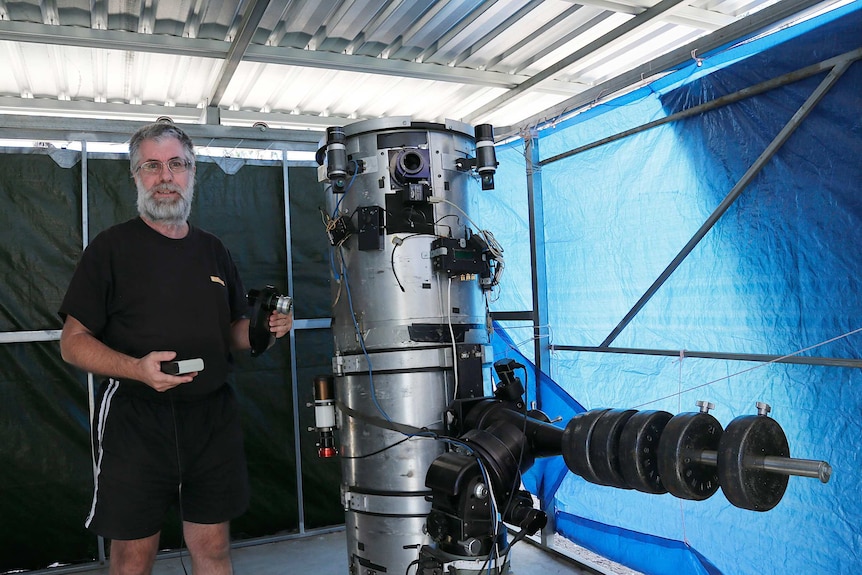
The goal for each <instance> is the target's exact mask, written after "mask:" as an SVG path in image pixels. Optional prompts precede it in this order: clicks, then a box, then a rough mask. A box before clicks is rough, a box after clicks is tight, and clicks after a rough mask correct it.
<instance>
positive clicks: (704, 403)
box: [695, 399, 715, 413]
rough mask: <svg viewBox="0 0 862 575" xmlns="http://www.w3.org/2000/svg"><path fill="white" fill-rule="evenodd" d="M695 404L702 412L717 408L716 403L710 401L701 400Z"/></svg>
mask: <svg viewBox="0 0 862 575" xmlns="http://www.w3.org/2000/svg"><path fill="white" fill-rule="evenodd" d="M695 405H697V406H698V407H699V408H700V412H701V413H709V410H710V409H715V404H714V403H712V402H709V401H704V400H702V399H701V400H699V401H698V402H697V403H696V404H695Z"/></svg>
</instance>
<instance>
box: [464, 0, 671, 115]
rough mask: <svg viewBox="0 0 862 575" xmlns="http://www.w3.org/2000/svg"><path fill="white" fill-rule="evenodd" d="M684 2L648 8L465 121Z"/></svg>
mask: <svg viewBox="0 0 862 575" xmlns="http://www.w3.org/2000/svg"><path fill="white" fill-rule="evenodd" d="M683 1H684V0H662V1H661V2H659V3H658V4H656V5H655V6H653V7H652V8H647V9H646V10H644V11H643V12H641V13H640V14H638V15H637V16H635V17H634V18H632V19H631V20H629V21H628V22H626V23H625V24H623V25H622V26H618V27H616V28H614V29H613V30H611V31H610V32H608V33H607V34H605V35H603V36H601V37H600V38H597V39H596V40H593V41H592V42H590V43H589V44H587V45H586V46H584V47H583V48H581V49H579V50H576V51H575V52H574V53H572V54H569V55H568V56H566V57H565V58H563V59H562V60H560V61H559V62H557V63H556V64H552V65H551V66H549V67H548V68H546V69H545V70H542V71H541V72H539V73H538V74H535V75H534V76H533V77H531V78H530V79H529V80H527V81H526V82H522V83H521V84H519V85H518V87H517V88H513V89H511V90H509V91H508V92H506V93H505V94H502V95H500V96H497V97H496V98H494V99H493V100H491V101H490V102H488V103H487V104H485V105H484V106H481V107H479V108H478V109H476V110H474V111H473V112H472V113H471V114H469V115H468V116H467V117H466V118H464V121H465V122H467V123H470V122H472V121H474V120H475V119H476V118H477V117H480V116H482V115H484V114H487V113H489V112H491V111H493V110H495V109H497V108H499V107H501V106H502V105H504V104H507V103H508V102H509V101H510V100H512V99H514V98H516V97H518V96H519V95H521V94H522V93H524V92H526V91H527V90H530V89H532V88H535V87H536V86H537V85H538V84H539V83H541V82H545V81H548V80H550V79H551V78H552V77H553V76H554V75H556V74H559V73H560V72H562V71H563V70H565V69H566V68H568V67H569V66H571V65H572V64H574V63H575V62H577V61H578V60H580V59H581V58H584V57H586V56H588V55H590V54H592V53H594V52H595V51H596V50H599V49H601V48H602V47H604V46H606V45H608V44H609V43H611V42H613V41H614V40H617V39H619V38H621V37H622V36H624V35H625V34H628V33H629V32H631V31H632V30H634V29H636V28H638V27H640V26H644V25H645V24H647V23H649V22H651V21H652V20H654V19H655V18H657V17H659V16H661V15H662V14H663V13H665V12H667V11H668V10H670V9H671V8H673V7H674V6H676V5H677V4H680V3H681V2H683Z"/></svg>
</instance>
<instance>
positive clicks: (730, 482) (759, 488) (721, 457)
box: [718, 415, 790, 511]
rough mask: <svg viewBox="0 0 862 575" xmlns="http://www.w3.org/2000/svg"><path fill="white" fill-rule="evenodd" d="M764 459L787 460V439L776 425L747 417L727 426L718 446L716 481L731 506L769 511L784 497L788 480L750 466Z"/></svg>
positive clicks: (768, 419) (771, 420) (753, 416)
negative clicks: (771, 457) (770, 457)
mask: <svg viewBox="0 0 862 575" xmlns="http://www.w3.org/2000/svg"><path fill="white" fill-rule="evenodd" d="M766 456H773V457H790V446H789V445H788V443H787V436H786V435H784V430H783V429H781V426H780V425H779V424H778V422H777V421H775V420H774V419H772V418H770V417H767V416H765V415H746V416H743V417H737V418H736V419H734V420H733V421H731V422H730V424H729V425H728V426H727V429H725V430H724V435H722V436H721V441H720V442H719V444H718V479H719V481H720V482H721V490H722V491H723V492H724V496H725V497H727V500H728V501H730V502H731V503H732V504H733V505H735V506H737V507H741V508H742V509H750V510H751V511H769V510H770V509H772V508H773V507H775V506H776V505H778V502H779V501H781V498H782V497H784V492H785V491H786V490H787V480H788V479H789V477H788V476H787V475H784V474H782V473H775V472H773V471H766V470H765V469H760V468H757V467H754V466H753V465H752V464H753V463H754V462H755V460H756V459H757V458H762V457H766Z"/></svg>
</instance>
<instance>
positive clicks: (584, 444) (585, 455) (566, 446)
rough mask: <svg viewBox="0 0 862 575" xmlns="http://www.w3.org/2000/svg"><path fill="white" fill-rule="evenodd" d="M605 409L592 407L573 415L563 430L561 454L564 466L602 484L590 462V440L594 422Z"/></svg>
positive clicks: (591, 481) (590, 480) (592, 481)
mask: <svg viewBox="0 0 862 575" xmlns="http://www.w3.org/2000/svg"><path fill="white" fill-rule="evenodd" d="M606 411H608V410H607V409H592V410H590V411H587V412H584V413H580V414H578V415H576V416H574V417H573V418H572V419H571V421H569V423H568V425H566V430H565V431H564V432H563V445H562V454H563V460H564V461H565V462H566V466H567V467H568V468H569V470H570V471H571V472H572V473H576V474H578V475H580V476H581V477H583V478H584V479H586V480H587V481H589V482H590V483H597V484H599V485H603V484H602V482H601V481H599V478H598V477H597V476H596V472H595V470H594V469H593V465H592V463H591V462H590V442H591V441H592V435H593V429H595V427H596V422H597V421H598V420H599V418H600V417H601V416H602V415H603V414H604V413H605V412H606Z"/></svg>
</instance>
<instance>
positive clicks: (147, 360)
mask: <svg viewBox="0 0 862 575" xmlns="http://www.w3.org/2000/svg"><path fill="white" fill-rule="evenodd" d="M176 357H177V353H176V352H175V351H152V352H150V353H148V354H147V355H145V356H144V357H142V358H141V359H139V360H138V362H139V369H140V371H141V376H140V377H136V378H135V379H137V380H138V381H142V382H144V383H146V384H147V385H149V386H150V387H152V388H153V389H155V390H156V391H167V390H169V389H172V388H174V387H176V386H178V385H182V384H184V383H189V382H190V381H192V380H193V379H194V378H195V376H196V375H197V374H198V372H196V371H193V372H190V373H184V374H182V375H168V374H167V373H164V372H163V371H162V362H163V361H171V360H172V359H176Z"/></svg>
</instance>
